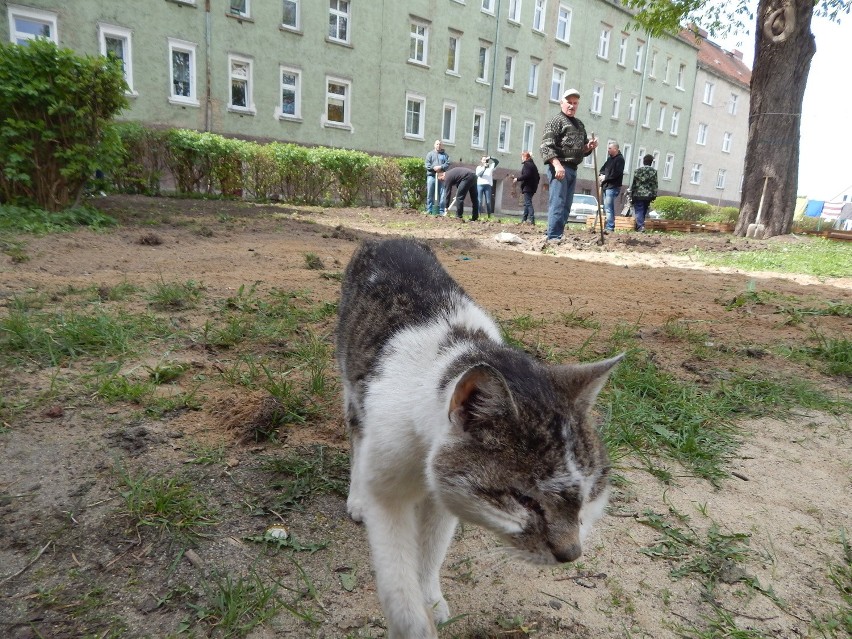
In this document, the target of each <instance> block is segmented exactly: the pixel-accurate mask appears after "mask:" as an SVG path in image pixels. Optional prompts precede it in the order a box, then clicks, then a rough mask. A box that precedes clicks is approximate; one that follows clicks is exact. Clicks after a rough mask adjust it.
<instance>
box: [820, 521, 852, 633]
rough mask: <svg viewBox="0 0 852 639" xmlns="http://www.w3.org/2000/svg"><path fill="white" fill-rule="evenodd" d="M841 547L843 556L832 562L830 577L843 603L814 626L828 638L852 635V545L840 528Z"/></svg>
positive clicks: (829, 571)
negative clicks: (836, 561)
mask: <svg viewBox="0 0 852 639" xmlns="http://www.w3.org/2000/svg"><path fill="white" fill-rule="evenodd" d="M840 547H841V550H842V551H843V556H842V557H841V560H840V562H839V563H832V564H831V565H830V566H829V569H828V578H829V580H830V581H831V583H832V584H833V585H834V587H835V588H836V589H837V592H838V594H839V595H840V599H841V604H840V606H839V607H838V608H837V609H836V610H833V611H832V612H830V613H829V614H827V615H824V616H823V617H822V618H820V619H818V620H815V621H814V627H815V628H816V630H817V631H819V633H820V634H821V635H822V636H823V637H826V638H830V639H840V638H841V637H852V545H850V543H849V540H848V539H847V538H846V531H845V530H844V529H841V530H840Z"/></svg>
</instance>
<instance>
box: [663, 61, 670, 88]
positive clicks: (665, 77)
mask: <svg viewBox="0 0 852 639" xmlns="http://www.w3.org/2000/svg"><path fill="white" fill-rule="evenodd" d="M671 70H672V59H671V56H666V68H665V71H664V73H663V84H668V83H669V75H670V74H671Z"/></svg>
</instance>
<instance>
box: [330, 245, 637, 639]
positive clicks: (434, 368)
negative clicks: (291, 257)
mask: <svg viewBox="0 0 852 639" xmlns="http://www.w3.org/2000/svg"><path fill="white" fill-rule="evenodd" d="M339 316H340V317H339V323H338V328H337V343H336V355H337V361H338V365H339V369H340V374H341V379H342V385H343V410H344V421H345V424H346V428H347V430H348V432H349V436H350V441H351V453H352V455H351V464H352V469H351V479H350V487H349V496H348V500H347V510H348V512H349V515H350V516H351V517H352V519H354V520H355V521H359V522H360V521H363V522H364V524H365V525H366V529H367V537H368V539H369V544H370V551H371V556H372V563H373V568H374V571H375V577H376V583H377V587H378V595H379V600H380V602H381V605H382V609H383V611H384V614H385V617H386V620H387V626H388V636H389V637H390V638H392V639H427V638H428V639H434V638H436V637H437V636H438V634H437V630H436V623H441V622H443V621H446V620H448V619H449V618H450V611H449V608H448V606H447V602H446V600H445V599H444V596H443V594H442V592H441V585H440V582H439V577H440V568H441V564H442V563H443V561H444V556H445V554H446V552H447V548H448V547H449V545H450V542H451V540H452V537H453V534H454V531H455V528H456V524H457V522H458V520H462V521H465V522H470V523H474V524H478V525H480V526H483V527H484V528H486V529H488V530H490V531H492V532H493V533H495V534H496V535H497V537H498V538H499V539H501V540H502V541H503V542H504V543H505V544H506V545H507V546H509V547H510V548H511V551H512V552H513V553H514V554H515V555H517V556H518V557H520V558H521V559H525V560H527V561H530V562H533V563H537V564H556V563H563V562H569V561H574V560H575V559H577V558H578V557H579V556H580V554H581V551H582V542H583V540H584V538H585V537H586V535H587V534H588V532H589V530H590V528H591V526H592V524H593V523H594V522H595V521H597V520H598V519H599V518H600V516H601V515H602V514H603V510H604V508H605V506H606V503H607V498H608V492H609V489H608V475H609V459H608V457H607V453H606V450H605V448H604V445H603V443H602V441H601V439H600V436H599V434H598V433H597V430H596V428H595V426H594V424H593V423H592V420H591V418H590V415H589V412H590V409H591V407H592V405H593V403H594V401H595V398H596V397H597V394H598V392H599V391H600V389H601V387H602V386H603V384H604V383H605V382H606V379H607V377H608V375H609V373H610V371H611V370H612V368H613V367H614V366H615V365H616V364H617V362H618V361H619V360H620V359H621V357H622V356H621V355H620V356H617V357H614V358H611V359H607V360H604V361H600V362H595V363H590V364H582V365H561V366H547V365H545V364H543V363H541V362H539V361H538V360H536V359H534V358H533V357H531V356H529V355H527V354H526V353H524V352H523V351H521V350H520V349H517V348H513V347H510V346H508V345H507V344H505V343H504V341H503V339H502V336H501V333H500V329H499V327H498V325H497V323H496V322H495V321H494V320H493V319H491V317H490V316H489V315H488V314H487V313H486V312H485V311H484V310H483V309H482V308H480V307H479V306H477V305H476V303H475V302H474V301H473V300H472V299H471V298H470V297H469V296H468V295H467V293H465V291H464V290H463V289H462V288H461V286H460V285H459V284H458V283H456V281H455V280H453V278H452V277H451V276H450V275H449V273H447V271H446V270H444V268H443V267H442V266H441V264H440V262H439V261H438V259H437V257H436V256H435V254H434V252H433V251H432V249H431V248H430V247H429V246H428V245H426V244H424V243H421V242H418V241H414V240H407V239H391V240H384V241H367V242H365V243H363V244H362V245H361V246H360V247H359V248H358V249H357V250H356V252H355V254H354V255H353V257H352V259H351V261H350V262H349V264H348V266H347V268H346V271H345V274H344V277H343V284H342V291H341V298H340V305H339Z"/></svg>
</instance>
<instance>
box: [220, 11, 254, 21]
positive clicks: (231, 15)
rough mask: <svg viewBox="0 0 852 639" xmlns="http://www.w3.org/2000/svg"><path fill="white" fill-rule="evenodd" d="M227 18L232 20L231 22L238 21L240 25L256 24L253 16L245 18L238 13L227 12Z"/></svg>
mask: <svg viewBox="0 0 852 639" xmlns="http://www.w3.org/2000/svg"><path fill="white" fill-rule="evenodd" d="M225 17H226V18H230V19H231V20H236V21H237V22H239V23H240V24H242V23H243V22H251V23H254V18H252V17H251V16H243V15H240V14H238V13H228V12H227V11H226V12H225Z"/></svg>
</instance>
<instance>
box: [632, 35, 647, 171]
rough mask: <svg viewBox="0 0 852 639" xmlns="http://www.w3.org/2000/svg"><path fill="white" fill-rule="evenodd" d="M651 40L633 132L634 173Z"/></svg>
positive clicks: (643, 66)
mask: <svg viewBox="0 0 852 639" xmlns="http://www.w3.org/2000/svg"><path fill="white" fill-rule="evenodd" d="M651 40H652V38H651V36H648V41H647V42H646V43H645V61H644V62H643V63H642V82H641V83H640V84H639V104H638V105H637V107H638V108H637V109H636V128H635V129H634V131H633V157H632V158H630V161H631V162H632V163H633V168H632V170H633V172H634V173H635V172H636V166H637V163H638V162H640V161H641V158H638V157H636V154H638V152H639V149H637V148H636V145H637V144H638V143H639V142H638V140H639V127H640V126H642V124H641V122H640V121H641V119H642V101H643V100H644V99H645V77H646V76H647V75H648V55H649V54H650V53H651ZM649 122H650V120H649ZM631 182H632V180H631Z"/></svg>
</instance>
